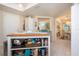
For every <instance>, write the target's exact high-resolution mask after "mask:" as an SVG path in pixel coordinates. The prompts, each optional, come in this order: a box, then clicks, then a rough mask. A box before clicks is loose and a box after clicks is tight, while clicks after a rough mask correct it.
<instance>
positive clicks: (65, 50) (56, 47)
mask: <svg viewBox="0 0 79 59" xmlns="http://www.w3.org/2000/svg"><path fill="white" fill-rule="evenodd" d="M52 55H53V56H70V55H71V41H70V40H55V41H53V44H52Z"/></svg>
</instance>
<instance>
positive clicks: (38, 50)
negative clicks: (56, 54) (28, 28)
mask: <svg viewBox="0 0 79 59" xmlns="http://www.w3.org/2000/svg"><path fill="white" fill-rule="evenodd" d="M7 40H8V49H7V50H8V53H7V55H8V56H49V55H50V35H49V34H45V33H44V34H43V33H42V34H35V33H34V34H32V33H31V34H12V35H8V36H7Z"/></svg>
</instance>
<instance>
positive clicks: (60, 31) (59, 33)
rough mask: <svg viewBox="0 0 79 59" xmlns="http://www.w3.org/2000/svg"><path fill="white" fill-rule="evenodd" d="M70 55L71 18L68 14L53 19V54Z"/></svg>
mask: <svg viewBox="0 0 79 59" xmlns="http://www.w3.org/2000/svg"><path fill="white" fill-rule="evenodd" d="M70 55H71V19H70V16H62V17H58V18H56V20H55V40H54V42H53V56H70Z"/></svg>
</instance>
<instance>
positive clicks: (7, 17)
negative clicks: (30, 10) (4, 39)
mask: <svg viewBox="0 0 79 59" xmlns="http://www.w3.org/2000/svg"><path fill="white" fill-rule="evenodd" d="M19 26H20V15H17V14H13V13H9V12H3V34H10V33H13V32H17V31H18V29H19Z"/></svg>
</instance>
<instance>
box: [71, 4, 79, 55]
mask: <svg viewBox="0 0 79 59" xmlns="http://www.w3.org/2000/svg"><path fill="white" fill-rule="evenodd" d="M71 33H72V34H71V52H72V53H71V54H72V55H73V56H79V4H74V5H73V6H72V7H71Z"/></svg>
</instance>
